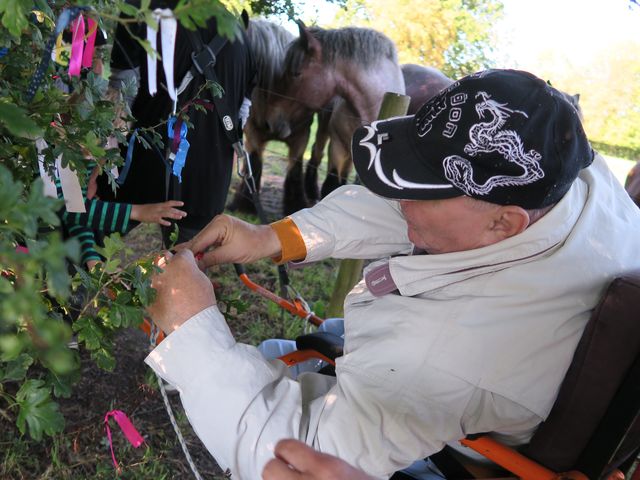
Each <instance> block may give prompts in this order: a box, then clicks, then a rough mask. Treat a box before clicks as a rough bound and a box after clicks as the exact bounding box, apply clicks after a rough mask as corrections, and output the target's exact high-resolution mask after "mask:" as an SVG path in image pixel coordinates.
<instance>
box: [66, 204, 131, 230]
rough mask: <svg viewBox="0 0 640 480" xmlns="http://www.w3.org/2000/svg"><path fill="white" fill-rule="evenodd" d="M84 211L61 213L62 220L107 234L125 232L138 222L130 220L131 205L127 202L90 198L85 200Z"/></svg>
mask: <svg viewBox="0 0 640 480" xmlns="http://www.w3.org/2000/svg"><path fill="white" fill-rule="evenodd" d="M85 207H86V212H85V213H69V212H66V211H65V212H64V213H63V220H64V222H65V223H66V224H67V225H78V226H83V227H88V228H90V229H92V230H98V231H100V232H103V233H105V234H107V235H109V234H111V233H115V232H118V233H122V234H125V233H127V232H128V231H129V230H131V229H132V228H133V227H135V226H136V225H137V224H138V222H134V221H131V207H132V205H131V204H129V203H115V202H103V201H102V200H97V199H91V200H86V201H85Z"/></svg>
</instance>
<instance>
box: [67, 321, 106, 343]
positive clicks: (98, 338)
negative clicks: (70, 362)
mask: <svg viewBox="0 0 640 480" xmlns="http://www.w3.org/2000/svg"><path fill="white" fill-rule="evenodd" d="M73 329H74V330H75V332H76V333H77V334H78V342H84V344H85V346H86V347H87V348H88V349H89V350H95V349H97V348H99V347H100V345H101V344H102V337H103V332H102V331H101V329H100V328H99V327H98V326H97V325H96V324H95V322H94V321H93V320H92V319H91V318H87V317H84V318H80V319H79V320H77V321H76V322H75V323H74V324H73Z"/></svg>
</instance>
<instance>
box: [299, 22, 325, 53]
mask: <svg viewBox="0 0 640 480" xmlns="http://www.w3.org/2000/svg"><path fill="white" fill-rule="evenodd" d="M296 23H297V24H298V31H299V32H300V41H301V42H302V47H303V48H304V50H305V52H307V53H308V54H309V56H310V57H311V58H317V59H319V58H320V57H321V55H322V46H321V45H320V42H319V41H318V39H317V38H316V37H314V36H313V33H311V32H310V31H309V29H308V28H307V27H306V25H305V24H304V22H303V21H302V20H296Z"/></svg>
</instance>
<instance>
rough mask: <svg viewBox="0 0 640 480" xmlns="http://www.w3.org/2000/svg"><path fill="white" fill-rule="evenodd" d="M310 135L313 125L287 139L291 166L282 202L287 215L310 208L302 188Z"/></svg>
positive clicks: (289, 166) (288, 168) (288, 170)
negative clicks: (304, 162)
mask: <svg viewBox="0 0 640 480" xmlns="http://www.w3.org/2000/svg"><path fill="white" fill-rule="evenodd" d="M310 134H311V125H309V126H308V127H307V128H303V129H301V130H300V131H298V132H297V133H295V134H294V135H291V136H289V138H287V145H288V146H289V165H288V166H287V176H286V178H285V180H284V198H283V202H282V203H283V211H284V214H285V215H289V214H291V213H293V212H297V211H298V210H301V209H303V208H306V207H307V206H308V204H307V199H306V197H305V194H304V189H303V188H302V160H303V158H304V151H305V149H306V148H307V143H308V142H309V135H310Z"/></svg>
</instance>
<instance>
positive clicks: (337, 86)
mask: <svg viewBox="0 0 640 480" xmlns="http://www.w3.org/2000/svg"><path fill="white" fill-rule="evenodd" d="M298 29H299V37H298V38H297V39H296V40H294V41H293V42H292V43H290V44H289V46H288V48H287V52H286V56H285V62H284V78H283V82H282V89H281V94H282V97H281V99H280V100H279V101H277V102H276V103H275V105H274V107H273V108H272V110H271V112H270V115H271V116H272V117H273V118H278V117H280V116H282V114H283V112H291V110H292V109H296V108H297V109H300V108H308V109H312V110H315V111H326V109H327V105H332V113H331V116H330V119H329V125H328V132H329V139H330V140H329V172H328V174H327V178H326V179H325V181H324V183H323V186H322V192H321V193H322V196H325V195H327V194H328V193H329V192H330V191H332V190H334V189H335V188H337V187H338V186H340V185H343V184H345V183H346V181H347V178H348V175H349V172H350V170H351V161H350V160H351V157H350V142H351V136H352V135H353V132H354V131H355V129H356V128H357V127H358V126H360V125H361V124H362V123H369V122H372V121H374V120H375V119H376V117H377V115H378V111H379V109H380V105H381V103H382V98H383V95H384V93H385V92H395V93H399V94H404V91H405V87H404V81H403V79H402V72H401V70H400V65H399V63H398V57H397V53H396V48H395V45H394V43H393V42H392V41H391V40H390V39H389V38H388V37H386V36H385V35H384V34H382V33H380V32H377V31H375V30H372V29H367V28H356V27H346V28H339V29H321V28H318V27H311V28H307V27H306V26H305V25H304V23H302V22H301V21H298ZM336 97H338V98H336ZM315 162H319V161H318V159H317V158H314V159H312V160H311V161H310V162H309V164H308V167H307V174H306V175H305V186H306V187H307V195H308V196H309V197H310V198H311V199H313V195H314V194H313V192H310V191H309V189H311V190H312V189H313V186H314V184H317V181H315V180H314V177H313V176H314V175H317V163H315Z"/></svg>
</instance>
